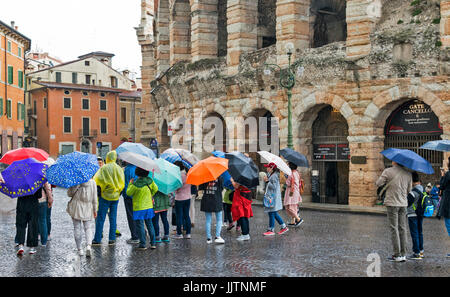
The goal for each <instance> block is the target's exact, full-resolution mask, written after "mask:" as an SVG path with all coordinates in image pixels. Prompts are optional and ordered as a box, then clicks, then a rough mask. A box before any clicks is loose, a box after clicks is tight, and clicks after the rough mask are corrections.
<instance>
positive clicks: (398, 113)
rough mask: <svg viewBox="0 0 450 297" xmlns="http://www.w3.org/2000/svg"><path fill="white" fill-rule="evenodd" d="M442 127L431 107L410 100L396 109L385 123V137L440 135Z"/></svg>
mask: <svg viewBox="0 0 450 297" xmlns="http://www.w3.org/2000/svg"><path fill="white" fill-rule="evenodd" d="M442 132H443V131H442V126H441V125H440V123H439V119H438V117H437V116H436V115H435V114H434V112H433V111H432V110H431V107H430V106H429V105H427V104H425V103H423V102H421V101H419V100H412V101H408V102H406V103H404V104H402V105H401V106H400V107H398V108H397V109H396V110H395V111H394V112H393V113H392V114H391V116H390V117H389V118H388V119H387V122H386V131H385V133H386V135H411V134H442Z"/></svg>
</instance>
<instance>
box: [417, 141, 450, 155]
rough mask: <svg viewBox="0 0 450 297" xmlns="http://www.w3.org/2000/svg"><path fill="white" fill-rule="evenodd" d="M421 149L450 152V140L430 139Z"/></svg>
mask: <svg viewBox="0 0 450 297" xmlns="http://www.w3.org/2000/svg"><path fill="white" fill-rule="evenodd" d="M420 148H421V149H426V150H433V151H440V152H450V140H435V141H428V142H427V143H425V144H424V145H422V146H421V147H420Z"/></svg>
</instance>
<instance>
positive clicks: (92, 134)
mask: <svg viewBox="0 0 450 297" xmlns="http://www.w3.org/2000/svg"><path fill="white" fill-rule="evenodd" d="M97 134H98V131H97V130H86V129H80V130H79V132H78V135H79V137H80V138H83V137H84V138H97Z"/></svg>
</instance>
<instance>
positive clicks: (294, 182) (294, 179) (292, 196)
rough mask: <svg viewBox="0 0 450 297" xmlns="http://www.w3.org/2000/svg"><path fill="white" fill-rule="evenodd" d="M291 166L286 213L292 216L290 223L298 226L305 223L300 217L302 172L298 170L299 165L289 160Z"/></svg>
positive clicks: (285, 203)
mask: <svg viewBox="0 0 450 297" xmlns="http://www.w3.org/2000/svg"><path fill="white" fill-rule="evenodd" d="M288 166H289V168H291V170H292V174H291V175H289V177H288V178H287V179H286V191H285V193H284V201H283V204H284V207H285V209H286V213H287V214H288V216H290V217H291V219H292V220H291V223H290V224H289V225H291V226H295V227H298V226H300V224H302V223H303V219H301V218H299V216H298V215H297V213H298V204H299V203H300V202H302V196H301V195H300V183H301V178H300V173H299V172H298V171H297V165H295V164H294V163H292V162H288Z"/></svg>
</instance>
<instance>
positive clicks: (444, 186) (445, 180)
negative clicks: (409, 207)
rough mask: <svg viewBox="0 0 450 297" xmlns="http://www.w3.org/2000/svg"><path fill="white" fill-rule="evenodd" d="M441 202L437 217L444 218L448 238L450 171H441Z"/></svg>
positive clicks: (448, 255) (449, 165)
mask: <svg viewBox="0 0 450 297" xmlns="http://www.w3.org/2000/svg"><path fill="white" fill-rule="evenodd" d="M448 161H449V162H448V168H449V169H450V157H449V158H448ZM441 175H442V177H441V181H440V182H439V184H440V185H441V187H440V190H441V197H442V198H441V202H440V206H439V210H438V213H437V217H438V218H439V219H440V218H441V217H443V218H444V222H445V227H446V228H447V233H448V236H449V237H450V171H447V172H444V170H441ZM447 258H450V254H447Z"/></svg>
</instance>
